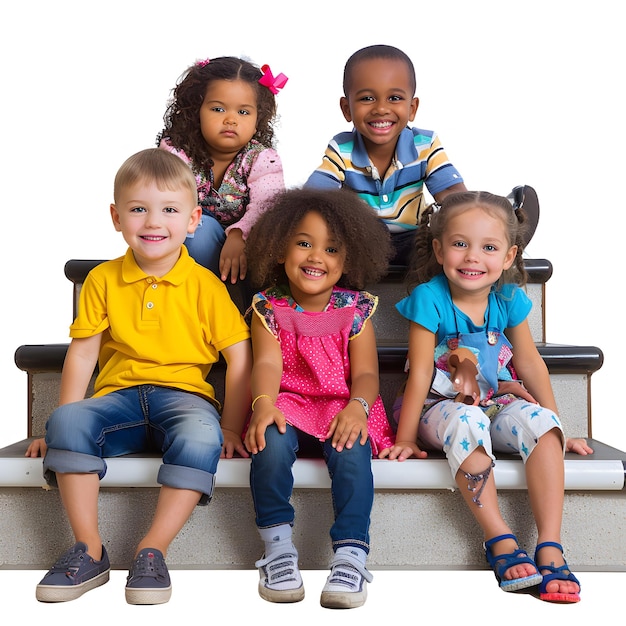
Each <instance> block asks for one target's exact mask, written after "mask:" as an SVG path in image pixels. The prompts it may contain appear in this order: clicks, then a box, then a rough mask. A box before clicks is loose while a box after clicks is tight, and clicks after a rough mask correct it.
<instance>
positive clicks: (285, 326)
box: [252, 287, 393, 456]
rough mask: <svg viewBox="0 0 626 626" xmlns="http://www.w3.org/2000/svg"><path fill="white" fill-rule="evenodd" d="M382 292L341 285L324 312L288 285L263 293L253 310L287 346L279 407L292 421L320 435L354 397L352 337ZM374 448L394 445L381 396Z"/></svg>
mask: <svg viewBox="0 0 626 626" xmlns="http://www.w3.org/2000/svg"><path fill="white" fill-rule="evenodd" d="M377 304H378V298H377V296H373V295H371V294H369V293H367V292H365V291H350V290H347V289H340V288H337V287H335V289H333V293H332V295H331V298H330V301H329V303H328V305H327V307H326V309H325V310H324V311H321V312H310V311H304V310H303V309H302V308H301V307H300V306H298V304H297V303H296V302H295V301H294V300H293V298H291V296H290V294H289V293H288V292H287V291H286V290H285V288H282V289H280V288H273V289H268V290H267V291H264V292H261V293H258V294H256V295H255V296H254V299H253V302H252V311H253V312H254V313H255V314H256V315H258V316H259V318H260V319H261V321H262V322H263V325H264V326H265V328H267V330H268V331H269V332H271V333H272V334H273V335H274V336H275V337H276V339H277V340H278V341H279V343H280V345H281V351H282V355H283V375H282V379H281V383H280V392H279V394H278V398H277V400H276V406H277V407H278V408H279V409H280V410H281V411H282V412H283V414H284V415H285V418H286V419H287V422H288V423H289V424H291V425H292V426H294V427H296V428H298V429H299V430H302V431H304V432H306V433H308V434H310V435H313V436H314V437H317V438H318V439H320V440H323V439H324V436H325V435H326V433H327V431H328V427H329V425H330V423H331V421H332V420H333V419H334V417H335V415H336V414H337V413H338V412H339V411H341V410H342V409H343V408H344V407H345V406H346V405H347V403H348V402H349V401H350V397H351V394H350V357H349V352H348V346H349V342H350V341H351V340H352V339H353V338H354V337H356V336H358V334H359V333H360V332H361V330H362V329H363V326H364V324H365V323H366V322H367V320H368V319H369V318H370V317H371V316H372V315H373V314H374V311H375V310H376V306H377ZM368 434H369V437H370V442H371V445H372V453H373V454H374V456H377V455H378V453H379V452H380V450H382V449H384V448H387V447H389V446H391V445H393V431H392V430H391V427H390V425H389V421H388V419H387V414H386V412H385V407H384V405H383V402H382V399H381V397H380V395H379V396H378V397H377V399H376V402H374V404H373V405H372V406H371V408H370V414H369V419H368Z"/></svg>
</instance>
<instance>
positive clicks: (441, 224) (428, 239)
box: [406, 191, 528, 292]
mask: <svg viewBox="0 0 626 626" xmlns="http://www.w3.org/2000/svg"><path fill="white" fill-rule="evenodd" d="M473 207H480V208H482V209H484V210H485V211H486V212H487V213H489V214H490V215H491V216H493V217H495V218H498V219H501V220H502V222H503V223H504V226H505V228H506V233H507V238H508V241H509V245H511V246H513V245H515V246H517V255H516V257H515V261H514V262H513V264H512V265H511V267H510V268H509V269H508V270H505V271H504V272H503V273H502V276H501V277H500V280H499V281H498V284H503V283H517V284H518V285H520V286H523V285H525V284H526V282H527V280H528V274H527V272H526V268H525V266H524V260H523V259H522V253H523V251H524V241H525V239H524V235H525V231H526V228H527V218H526V213H525V212H524V210H523V209H521V208H517V209H514V208H513V205H512V204H511V202H509V200H507V198H505V197H503V196H497V195H495V194H492V193H489V192H488V191H460V192H458V193H451V194H449V195H447V196H446V197H445V198H444V200H443V202H442V203H441V205H438V204H431V205H430V206H429V207H427V208H426V210H425V211H424V212H423V213H422V217H421V219H420V224H419V228H418V229H417V234H416V236H415V248H414V249H413V253H412V256H411V262H410V265H409V269H408V271H407V274H406V283H407V290H408V291H409V292H410V291H411V290H412V289H413V288H414V287H415V286H417V285H419V284H421V283H426V282H428V281H429V280H430V279H431V278H433V277H434V276H436V275H437V274H440V273H441V272H442V268H441V265H440V264H439V262H438V261H437V259H436V257H435V253H434V252H433V239H439V240H440V239H441V237H442V236H443V233H444V231H445V229H446V226H447V224H448V221H449V220H450V218H451V217H453V216H455V215H458V214H459V211H460V210H462V209H463V208H465V209H469V208H473Z"/></svg>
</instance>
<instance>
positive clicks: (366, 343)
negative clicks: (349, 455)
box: [325, 322, 380, 452]
mask: <svg viewBox="0 0 626 626" xmlns="http://www.w3.org/2000/svg"><path fill="white" fill-rule="evenodd" d="M348 354H349V358H350V376H351V381H352V382H351V386H350V397H351V398H363V399H364V400H365V401H366V402H367V404H368V405H369V406H370V407H371V406H372V405H373V404H374V402H375V401H376V399H377V398H378V393H379V385H380V380H379V377H378V352H377V350H376V335H375V333H374V327H373V326H372V324H371V323H367V322H366V323H365V324H364V326H363V328H362V329H361V332H360V333H359V334H358V335H357V336H356V337H354V338H352V339H351V340H350V343H349V345H348ZM367 436H368V433H367V415H366V414H365V410H364V407H363V405H362V404H361V403H360V402H357V401H356V400H355V401H351V402H348V404H347V405H346V406H345V408H343V409H342V410H341V411H339V413H337V415H335V417H334V419H333V421H332V422H331V423H330V425H329V427H328V432H327V433H326V437H325V438H326V439H328V438H329V437H332V442H331V443H332V446H333V448H335V449H336V450H337V451H338V452H341V451H342V450H343V449H344V448H351V447H352V446H353V445H354V443H355V441H357V439H358V440H359V442H360V444H361V445H365V442H366V441H367Z"/></svg>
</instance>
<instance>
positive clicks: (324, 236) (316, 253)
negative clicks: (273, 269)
mask: <svg viewBox="0 0 626 626" xmlns="http://www.w3.org/2000/svg"><path fill="white" fill-rule="evenodd" d="M345 260H346V253H345V250H344V248H343V246H342V245H341V244H340V242H339V241H337V240H336V239H335V238H334V237H333V235H332V233H330V232H329V231H328V226H327V224H326V221H325V220H324V218H323V217H322V216H321V215H320V214H319V213H317V212H316V211H310V212H309V213H307V214H306V215H305V216H304V218H302V220H301V221H300V223H299V224H298V225H297V226H296V228H295V230H294V233H293V235H292V236H291V237H290V238H289V241H288V243H287V246H286V248H285V259H284V264H285V273H286V274H287V278H288V280H289V287H290V290H291V295H292V296H293V298H294V299H295V300H296V302H297V303H298V304H299V305H300V306H301V307H302V308H303V309H305V310H306V311H322V310H324V308H325V307H326V305H327V304H328V301H329V300H330V295H331V293H332V290H333V287H334V286H335V285H336V284H337V282H338V281H339V279H340V278H341V276H342V274H343V269H344V265H345Z"/></svg>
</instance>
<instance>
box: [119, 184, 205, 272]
mask: <svg viewBox="0 0 626 626" xmlns="http://www.w3.org/2000/svg"><path fill="white" fill-rule="evenodd" d="M200 216H201V209H200V207H198V206H197V205H196V202H195V198H194V196H193V194H192V192H191V190H190V189H189V188H188V187H185V186H181V187H179V188H177V189H168V188H166V187H164V188H163V189H159V187H158V186H157V184H156V183H154V182H147V181H138V182H137V183H135V184H132V185H128V186H126V187H125V188H123V189H121V190H120V193H119V194H118V197H117V202H116V203H115V204H112V205H111V218H112V220H113V225H114V227H115V230H117V231H118V232H121V233H122V235H123V237H124V240H125V241H126V243H127V244H128V245H129V246H130V248H132V250H133V253H134V255H135V260H136V262H137V265H139V267H140V268H141V269H142V270H143V271H144V272H145V273H146V274H149V275H152V276H163V275H165V274H167V272H169V271H170V270H171V269H172V267H174V264H175V263H176V261H177V260H178V258H179V256H180V250H181V246H182V244H183V243H184V241H185V239H186V238H187V234H189V233H192V232H194V231H195V229H196V226H197V225H198V222H199V220H200Z"/></svg>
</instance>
